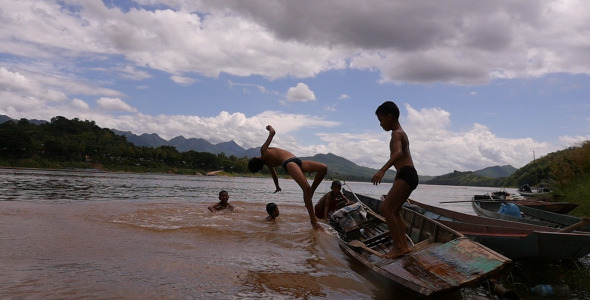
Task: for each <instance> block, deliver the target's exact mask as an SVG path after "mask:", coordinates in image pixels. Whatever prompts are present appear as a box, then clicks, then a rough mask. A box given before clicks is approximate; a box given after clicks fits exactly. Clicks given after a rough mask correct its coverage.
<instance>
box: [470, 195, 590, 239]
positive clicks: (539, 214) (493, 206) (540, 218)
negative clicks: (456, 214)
mask: <svg viewBox="0 0 590 300" xmlns="http://www.w3.org/2000/svg"><path fill="white" fill-rule="evenodd" d="M471 203H472V206H473V210H474V211H475V213H477V214H478V215H480V216H485V217H488V218H493V219H501V220H508V221H514V222H522V223H529V224H534V225H540V226H547V227H553V228H564V227H567V226H571V225H573V224H578V223H580V222H581V221H582V219H581V218H578V217H574V216H569V215H564V214H557V213H552V212H549V211H544V210H540V209H535V208H532V207H526V206H522V205H518V204H516V206H517V207H518V209H519V210H520V212H521V214H520V217H516V216H511V215H508V214H501V213H499V211H500V208H501V207H502V205H505V204H507V203H509V202H503V201H485V200H475V199H473V201H471ZM578 230H580V231H590V225H586V226H583V227H581V228H579V229H578Z"/></svg>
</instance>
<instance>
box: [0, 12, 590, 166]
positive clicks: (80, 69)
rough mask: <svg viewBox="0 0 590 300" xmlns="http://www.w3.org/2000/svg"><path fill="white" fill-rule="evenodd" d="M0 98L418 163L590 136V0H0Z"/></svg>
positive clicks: (82, 114)
mask: <svg viewBox="0 0 590 300" xmlns="http://www.w3.org/2000/svg"><path fill="white" fill-rule="evenodd" d="M0 7H1V9H0V24H2V26H0V114H3V115H7V116H9V117H11V118H13V119H21V118H27V119H40V120H50V119H51V118H53V117H55V116H63V117H66V118H69V119H73V118H78V119H80V120H91V121H95V122H96V124H97V125H98V126H100V127H106V128H112V129H117V130H122V131H131V132H133V133H135V134H143V133H157V134H158V135H160V136H161V137H162V138H164V139H172V138H174V137H176V136H184V137H185V138H203V139H206V140H208V141H210V142H211V143H214V144H216V143H220V142H227V141H231V140H233V141H235V142H236V143H237V144H238V145H240V146H241V147H243V148H246V149H248V148H252V147H259V146H261V145H262V143H263V142H264V141H265V140H266V137H267V136H268V132H267V131H266V129H265V127H266V125H269V124H270V125H273V127H274V128H275V129H276V132H277V133H276V135H275V137H274V139H273V142H272V144H271V146H276V147H280V148H284V149H287V150H289V151H291V152H293V153H294V154H295V155H297V156H313V155H315V154H320V153H324V154H325V153H333V154H335V155H338V156H341V157H344V158H346V159H348V160H350V161H352V162H354V163H356V164H358V165H361V166H366V167H371V168H376V169H378V168H381V167H382V166H383V165H384V164H385V162H386V161H387V160H388V158H389V148H388V143H389V139H390V137H391V133H390V132H386V131H384V130H383V129H382V128H381V127H380V126H379V121H378V120H377V118H376V116H375V110H376V108H377V107H378V106H379V105H380V104H381V103H383V102H384V101H394V102H395V103H396V104H397V105H398V106H399V108H400V112H401V116H400V124H401V126H402V128H403V129H404V130H405V131H406V133H407V134H408V137H409V140H410V149H411V152H412V157H413V160H414V165H415V166H416V169H417V170H418V173H419V174H421V175H430V176H436V175H442V174H446V173H450V172H453V171H455V170H457V171H476V170H480V169H483V168H486V167H490V166H503V165H512V166H514V167H516V168H520V167H522V166H524V165H526V164H527V163H529V162H531V161H532V160H533V159H535V158H539V157H542V156H544V155H546V154H548V153H551V152H555V151H558V150H562V149H565V148H568V147H572V146H579V145H581V143H583V142H584V141H586V140H590V99H589V98H590V76H589V75H590V22H588V20H590V1H543V0H539V1H502V0H498V1H470V0H465V1H452V0H451V1H444V2H440V1H391V0H383V1H377V0H376V1H370V0H369V1H350V0H339V1H328V0H312V1H310V0H302V1H290V0H280V1H270V0H250V1H238V0H236V1H224V0H211V1H207V0H204V1H198V0H161V1H158V0H137V1H130V0H128V1H116V0H105V1H99V0H79V1H74V0H62V1H43V0H35V1H31V0H19V1H14V0H12V1H8V0H0Z"/></svg>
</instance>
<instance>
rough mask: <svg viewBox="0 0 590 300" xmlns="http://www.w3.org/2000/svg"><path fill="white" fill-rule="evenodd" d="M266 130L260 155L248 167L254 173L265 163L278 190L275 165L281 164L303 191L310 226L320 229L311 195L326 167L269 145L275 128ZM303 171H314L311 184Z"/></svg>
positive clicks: (326, 170) (321, 178) (268, 127)
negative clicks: (266, 136) (266, 135)
mask: <svg viewBox="0 0 590 300" xmlns="http://www.w3.org/2000/svg"><path fill="white" fill-rule="evenodd" d="M266 130H268V131H269V134H268V138H267V139H266V142H264V144H263V145H262V147H261V148H260V154H261V156H257V157H254V158H252V159H251V160H250V162H249V163H248V169H250V171H251V172H252V173H256V172H258V171H260V170H261V169H262V168H263V166H264V165H266V166H267V167H268V169H269V171H270V174H271V175H272V179H273V181H274V183H275V186H276V190H275V193H276V192H280V191H281V188H280V187H279V179H278V177H277V172H276V171H275V169H274V168H275V167H278V166H282V167H283V169H285V171H286V172H287V174H289V175H290V176H291V177H292V178H293V180H295V182H297V184H298V185H299V187H301V190H302V191H303V202H305V208H307V212H308V214H309V219H310V220H311V226H312V227H313V228H314V229H320V228H321V227H320V225H319V224H318V220H317V218H316V217H315V214H314V210H313V203H312V200H311V199H312V197H313V193H314V192H315V190H316V188H317V187H318V185H319V184H320V182H322V180H323V179H324V176H326V173H327V172H328V167H327V166H326V165H325V164H322V163H319V162H315V161H310V160H304V161H302V160H300V159H299V158H297V157H296V156H295V155H294V154H293V153H291V152H289V151H287V150H284V149H281V148H274V147H269V145H270V143H271V141H272V138H273V137H274V135H275V133H276V132H275V130H274V128H272V126H270V125H268V126H266ZM304 172H315V173H316V175H315V178H314V180H313V183H312V184H311V186H310V185H309V182H308V181H307V178H306V177H305V174H304Z"/></svg>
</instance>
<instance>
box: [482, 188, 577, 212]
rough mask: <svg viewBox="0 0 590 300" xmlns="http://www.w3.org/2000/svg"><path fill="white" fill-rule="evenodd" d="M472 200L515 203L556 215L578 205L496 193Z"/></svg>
mask: <svg viewBox="0 0 590 300" xmlns="http://www.w3.org/2000/svg"><path fill="white" fill-rule="evenodd" d="M473 199H474V200H502V201H510V202H512V203H516V204H518V205H522V206H527V207H532V208H536V209H540V210H546V211H550V212H554V213H558V214H567V213H569V212H570V211H572V210H574V209H575V208H576V207H578V206H579V205H578V204H575V203H569V202H553V201H544V200H543V199H541V198H539V199H531V198H526V197H525V198H522V197H521V198H513V197H502V196H499V195H498V194H497V193H496V192H494V193H491V194H483V195H474V196H473Z"/></svg>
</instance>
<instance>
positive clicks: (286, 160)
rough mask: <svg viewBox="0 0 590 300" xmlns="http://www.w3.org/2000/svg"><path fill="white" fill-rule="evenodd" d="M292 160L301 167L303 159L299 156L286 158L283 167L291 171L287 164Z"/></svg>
mask: <svg viewBox="0 0 590 300" xmlns="http://www.w3.org/2000/svg"><path fill="white" fill-rule="evenodd" d="M290 162H294V163H296V164H297V165H298V166H299V168H301V164H302V162H301V159H299V158H297V157H291V158H288V159H285V161H284V162H283V169H285V172H287V173H289V171H287V164H288V163H290Z"/></svg>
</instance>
